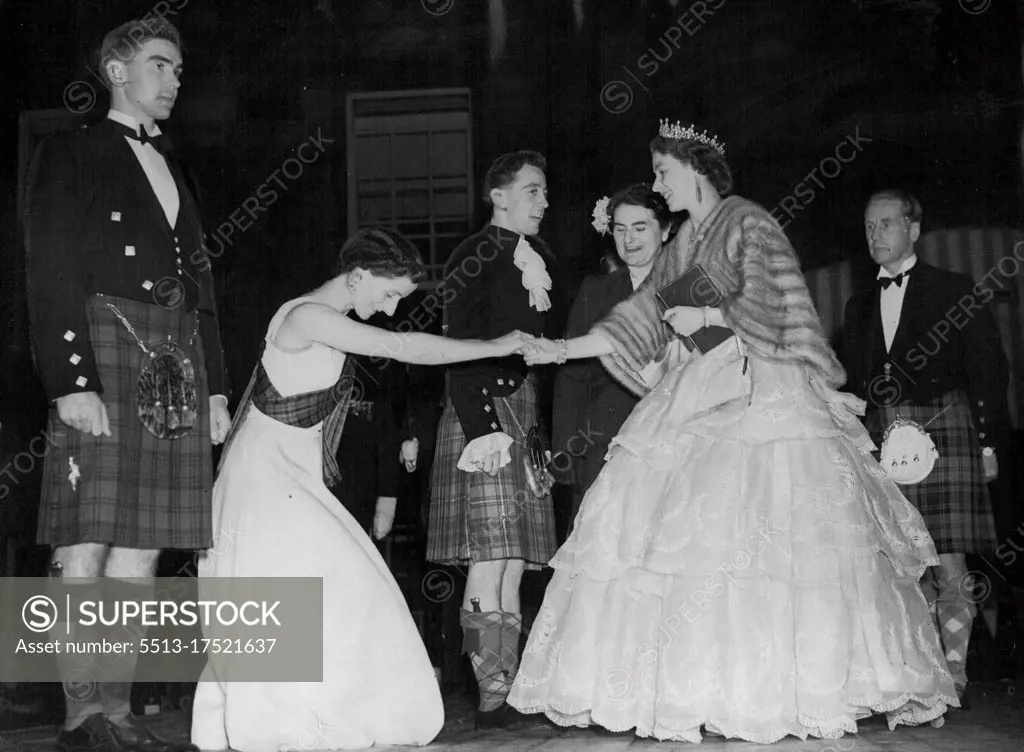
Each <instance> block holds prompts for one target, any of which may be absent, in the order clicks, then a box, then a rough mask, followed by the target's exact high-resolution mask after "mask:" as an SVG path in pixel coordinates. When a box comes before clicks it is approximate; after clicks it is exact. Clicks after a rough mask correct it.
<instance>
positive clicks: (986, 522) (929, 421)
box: [865, 391, 996, 554]
mask: <svg viewBox="0 0 1024 752" xmlns="http://www.w3.org/2000/svg"><path fill="white" fill-rule="evenodd" d="M967 404H968V403H967V399H966V397H965V396H964V395H963V394H962V393H960V392H956V391H953V392H947V393H946V394H944V395H943V396H941V397H938V398H936V399H935V400H932V401H931V402H928V403H925V404H921V405H915V404H910V403H902V404H899V405H894V406H887V407H880V408H879V409H877V410H874V411H872V412H870V413H868V415H867V416H866V419H865V426H866V427H867V429H868V431H869V432H870V433H871V438H872V439H873V440H874V442H875V445H876V446H877V447H878V448H879V449H878V451H876V452H874V457H875V459H878V457H879V456H880V454H881V446H882V438H883V436H884V435H885V429H886V428H887V427H888V426H889V425H890V424H891V423H892V422H893V421H894V420H895V419H896V418H897V417H901V418H905V419H908V420H913V421H916V422H917V423H919V424H920V425H921V426H923V427H924V429H925V431H927V432H928V434H929V435H930V436H931V438H932V441H933V442H935V448H936V449H937V450H938V453H939V457H938V459H937V460H936V461H935V466H934V467H933V468H932V472H931V473H930V474H929V475H928V477H927V478H925V479H924V480H923V481H921V482H920V483H916V484H914V485H908V486H904V485H901V486H900V487H899V488H900V490H901V491H902V492H903V495H904V496H906V497H907V500H908V501H910V503H911V504H913V505H914V506H915V507H917V509H918V511H919V512H920V513H921V516H922V517H923V518H924V521H925V525H926V526H927V527H928V532H929V533H930V534H931V536H932V539H933V540H934V541H935V549H936V551H937V552H938V553H940V554H972V553H981V554H983V553H986V552H989V551H993V550H995V547H996V530H995V521H994V517H993V515H992V502H991V499H990V498H989V493H988V486H987V485H986V483H985V471H984V468H983V466H982V460H981V444H979V443H978V437H977V434H976V433H975V431H974V422H973V420H972V418H971V413H970V410H969V408H968V407H967Z"/></svg>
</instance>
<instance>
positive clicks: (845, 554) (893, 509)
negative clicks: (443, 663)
mask: <svg viewBox="0 0 1024 752" xmlns="http://www.w3.org/2000/svg"><path fill="white" fill-rule="evenodd" d="M748 355H749V354H748ZM837 398H838V395H837V394H836V393H834V392H831V393H830V392H829V391H828V390H826V389H823V388H821V387H820V386H816V385H814V384H812V383H811V381H810V378H809V372H808V371H807V370H806V369H805V368H804V367H802V366H796V365H784V364H778V363H771V362H768V361H765V360H761V359H758V358H755V357H754V356H753V355H749V358H747V357H745V354H744V353H743V352H741V350H740V346H739V344H738V342H737V341H736V340H733V341H732V342H731V343H727V344H725V345H722V346H720V347H718V348H716V349H715V350H713V351H712V352H711V353H710V354H709V355H707V356H704V357H701V358H694V359H690V360H689V361H686V362H683V363H681V364H678V365H676V366H674V367H672V368H670V369H668V371H667V374H666V375H665V376H664V378H662V379H661V381H660V382H659V383H658V385H657V386H656V387H655V388H654V390H653V391H652V392H651V394H649V395H648V396H647V397H646V398H645V399H644V400H643V401H642V402H641V403H640V404H639V405H638V406H637V408H636V409H635V410H634V412H633V414H632V415H631V416H630V418H629V420H628V421H627V422H626V424H625V425H624V426H623V428H622V430H621V432H620V433H619V435H618V436H617V437H616V439H615V440H614V442H613V444H612V447H611V449H610V451H609V461H608V463H607V464H606V465H605V467H604V469H603V470H602V472H601V474H600V475H599V476H598V479H597V481H596V482H595V483H594V485H593V486H592V487H591V489H590V490H589V492H588V493H587V495H586V497H585V499H584V501H583V503H582V506H581V508H580V511H579V514H578V516H577V518H576V522H575V527H574V530H573V533H572V535H571V536H570V538H569V539H568V540H567V541H566V543H565V544H564V545H563V546H562V547H561V549H559V551H558V552H557V554H556V555H555V557H554V559H553V560H552V562H551V564H552V566H553V567H554V569H555V573H554V576H553V579H552V581H551V583H550V585H549V586H548V589H547V593H546V595H545V598H544V603H543V606H542V608H541V611H540V613H539V615H538V617H537V619H536V621H535V623H534V625H533V628H532V630H531V632H530V636H529V640H528V644H527V647H526V650H525V652H524V655H523V657H522V664H521V667H520V669H519V673H518V675H517V677H516V680H515V684H514V686H513V689H512V692H511V694H510V696H509V703H510V704H511V705H512V706H514V707H516V708H518V709H519V710H521V711H522V712H526V713H538V712H543V713H545V714H546V715H547V716H548V717H549V718H551V719H552V720H553V721H555V722H556V723H558V724H560V725H563V726H586V725H590V724H599V725H601V726H604V727H605V728H607V729H610V730H612V731H625V730H629V729H633V728H635V729H636V733H637V734H638V735H639V736H644V737H655V738H657V739H663V740H668V739H672V740H685V741H692V742H697V741H699V740H700V739H701V727H702V726H703V727H704V728H705V730H706V731H712V732H715V733H720V734H723V735H725V736H727V737H732V738H741V739H746V740H748V741H753V742H759V743H772V742H775V741H777V740H779V739H781V738H783V737H785V736H787V735H794V736H798V737H800V738H803V739H805V738H807V737H808V736H816V737H823V738H835V737H838V736H841V735H842V734H843V733H853V732H855V731H856V729H857V726H856V721H857V720H858V719H860V718H864V717H865V716H868V715H871V714H872V713H881V712H884V713H886V714H887V715H888V722H889V726H890V728H895V727H896V726H897V725H899V724H910V725H913V724H919V723H924V722H927V721H930V720H932V719H934V718H937V717H938V716H941V715H942V714H943V713H945V711H946V706H947V704H948V705H952V706H956V705H958V701H957V699H956V693H955V690H954V688H953V682H952V678H951V677H950V674H949V672H948V671H947V669H946V665H945V659H944V657H943V654H942V651H941V649H940V644H939V637H938V634H937V632H936V629H935V626H934V624H933V621H932V617H931V615H930V614H929V610H928V605H927V603H926V601H925V598H924V596H923V594H922V592H921V590H920V588H919V587H918V580H919V578H920V577H921V575H922V573H923V572H924V570H925V569H926V568H927V567H928V566H931V565H934V564H937V563H938V559H937V557H936V554H935V548H934V545H933V543H932V540H931V538H930V537H929V535H928V533H927V531H926V529H925V527H924V523H923V521H922V518H921V516H920V515H919V514H918V512H917V511H916V509H914V507H913V506H911V505H910V504H909V503H908V502H907V500H906V499H905V498H904V496H903V495H902V494H901V493H900V491H899V487H898V486H897V485H895V484H894V483H893V482H892V481H891V480H890V479H889V478H888V476H887V475H886V474H885V473H884V471H883V470H882V469H881V467H880V466H879V465H878V464H877V462H875V461H874V459H872V457H871V456H870V454H869V453H868V452H870V450H871V448H872V446H871V442H870V439H869V438H868V436H867V433H866V432H865V431H864V429H863V428H862V426H861V424H860V422H859V421H858V420H857V418H856V416H854V415H853V414H852V413H850V412H849V411H848V410H846V409H845V408H844V407H843V406H842V404H840V403H839V402H838V401H837Z"/></svg>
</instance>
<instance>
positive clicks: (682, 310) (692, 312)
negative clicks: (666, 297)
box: [661, 306, 707, 337]
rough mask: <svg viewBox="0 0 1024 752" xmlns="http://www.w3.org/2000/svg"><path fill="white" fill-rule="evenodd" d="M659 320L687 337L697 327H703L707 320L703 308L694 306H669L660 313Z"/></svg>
mask: <svg viewBox="0 0 1024 752" xmlns="http://www.w3.org/2000/svg"><path fill="white" fill-rule="evenodd" d="M661 320H662V321H664V322H665V323H666V324H668V325H669V326H670V327H672V331H674V332H675V333H676V334H678V335H680V336H682V337H689V336H690V335H691V334H693V333H694V332H695V331H697V330H698V329H703V328H704V325H705V322H706V321H707V319H706V318H705V315H704V310H703V309H701V308H696V307H694V306H676V307H675V308H669V309H668V310H667V311H665V313H664V314H662V316H661Z"/></svg>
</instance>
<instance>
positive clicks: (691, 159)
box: [651, 136, 732, 197]
mask: <svg viewBox="0 0 1024 752" xmlns="http://www.w3.org/2000/svg"><path fill="white" fill-rule="evenodd" d="M651 154H667V155H668V156H670V157H674V158H676V159H678V160H679V161H680V162H682V163H683V164H684V165H687V166H688V167H690V168H692V169H693V170H694V171H695V172H698V173H700V174H701V175H703V176H705V177H706V178H707V179H708V182H709V183H711V185H712V187H713V188H714V189H715V190H716V191H718V195H719V196H723V197H724V196H728V195H729V194H730V193H732V171H731V170H730V169H729V164H728V163H727V162H726V161H725V157H724V156H723V155H721V154H719V153H718V151H717V150H715V149H713V148H712V147H710V146H708V145H707V144H704V143H701V142H700V141H692V140H691V141H681V140H679V139H677V138H668V137H667V136H656V137H655V138H654V139H653V140H652V141H651Z"/></svg>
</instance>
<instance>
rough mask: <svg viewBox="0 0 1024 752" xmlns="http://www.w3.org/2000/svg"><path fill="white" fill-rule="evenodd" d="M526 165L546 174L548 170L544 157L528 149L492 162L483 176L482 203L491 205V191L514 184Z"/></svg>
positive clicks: (514, 152) (505, 155)
mask: <svg viewBox="0 0 1024 752" xmlns="http://www.w3.org/2000/svg"><path fill="white" fill-rule="evenodd" d="M527 165H529V166H531V167H536V168H537V169H538V170H540V171H541V172H547V169H548V161H547V160H546V159H544V155H543V154H541V153H540V152H536V151H530V150H528V149H526V150H523V151H513V152H510V153H508V154H502V155H501V156H500V157H498V158H497V159H495V160H494V162H493V163H492V164H491V167H490V169H489V170H487V175H486V176H484V201H485V202H486V203H487V205H488V206H490V205H491V191H493V190H494V189H495V188H499V189H500V188H507V187H508V186H510V185H511V184H512V183H514V182H515V179H516V175H518V174H519V171H520V170H521V169H523V168H524V167H526V166H527Z"/></svg>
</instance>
